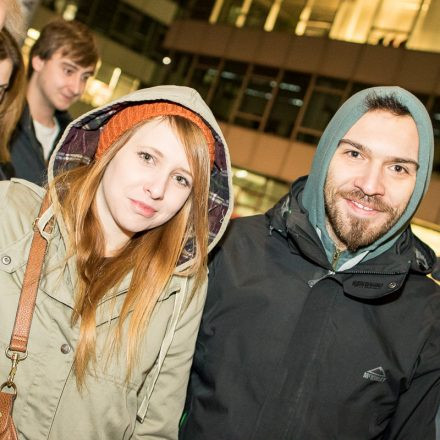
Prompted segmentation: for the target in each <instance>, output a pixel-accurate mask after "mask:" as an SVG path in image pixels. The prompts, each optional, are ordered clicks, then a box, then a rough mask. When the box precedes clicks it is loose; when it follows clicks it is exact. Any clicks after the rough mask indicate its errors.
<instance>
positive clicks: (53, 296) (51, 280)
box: [0, 86, 232, 440]
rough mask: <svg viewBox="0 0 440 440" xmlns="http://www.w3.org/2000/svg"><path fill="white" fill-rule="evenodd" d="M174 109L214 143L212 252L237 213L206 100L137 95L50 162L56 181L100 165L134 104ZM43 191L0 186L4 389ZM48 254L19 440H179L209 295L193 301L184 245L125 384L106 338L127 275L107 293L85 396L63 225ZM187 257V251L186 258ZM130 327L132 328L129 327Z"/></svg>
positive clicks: (16, 183)
mask: <svg viewBox="0 0 440 440" xmlns="http://www.w3.org/2000/svg"><path fill="white" fill-rule="evenodd" d="M148 101H151V102H157V101H167V102H174V103H176V104H179V105H182V106H184V107H186V108H188V109H190V110H192V111H193V112H195V113H197V114H198V115H199V116H201V117H202V119H203V120H204V121H205V123H206V124H207V125H208V126H209V127H210V128H211V130H212V133H213V135H214V138H215V149H216V152H215V163H214V167H213V170H212V173H211V181H210V199H209V225H210V236H209V237H210V238H209V249H212V248H213V247H214V245H215V244H216V243H217V242H218V240H219V239H220V236H221V235H222V234H223V232H224V230H225V228H226V225H227V223H228V220H229V217H230V213H231V210H232V190H231V188H232V185H231V177H230V164H229V155H228V152H227V148H226V143H225V141H224V138H223V135H222V133H221V131H220V128H219V127H218V125H217V123H216V121H215V119H214V116H213V115H212V113H211V112H210V110H209V109H208V107H207V106H206V104H205V103H204V102H203V100H202V99H201V97H200V96H199V94H198V93H197V92H196V91H195V90H192V89H189V88H186V87H177V86H159V87H153V88H150V89H145V90H141V91H138V92H135V93H133V94H131V95H129V96H127V97H124V98H123V99H122V100H119V101H116V102H113V103H111V104H109V105H107V106H105V107H103V108H100V109H98V110H93V111H91V112H89V113H87V114H86V115H84V116H82V117H80V118H79V119H77V120H76V121H73V122H72V123H71V124H70V125H69V127H68V128H67V129H66V131H65V133H64V135H63V137H62V139H61V140H60V143H59V144H58V146H57V149H56V151H55V153H54V155H53V156H52V158H51V161H50V164H49V173H48V175H49V181H50V180H52V179H53V177H54V175H56V173H57V170H59V169H61V168H65V167H66V165H67V166H68V167H72V166H77V165H79V164H82V163H88V162H90V160H92V159H93V155H94V152H95V150H96V146H97V142H98V139H99V132H100V128H101V127H102V126H103V125H104V124H105V123H106V122H107V121H108V119H109V117H110V116H112V115H113V114H115V113H116V112H118V111H120V110H121V109H123V108H125V107H126V106H127V105H133V104H138V103H141V102H148ZM44 194H45V190H44V189H42V188H40V187H38V186H36V185H34V184H32V183H29V182H26V181H23V180H19V179H13V180H12V181H7V182H6V181H5V182H0V304H1V306H0V349H1V352H0V381H2V382H3V381H5V380H6V378H7V375H8V373H9V370H10V367H11V361H10V360H9V359H8V358H6V356H5V355H4V354H2V353H4V351H5V349H6V348H7V347H8V345H9V339H10V336H11V331H12V327H13V324H14V319H15V313H16V309H17V303H18V298H19V294H20V289H21V285H22V281H23V276H24V270H25V266H26V262H27V258H28V255H29V249H30V243H31V240H32V235H33V223H34V220H35V219H36V217H37V215H38V211H39V208H40V205H41V202H42V199H43V197H44ZM52 215H53V209H52V208H49V210H48V211H47V213H46V214H45V215H43V216H42V217H41V218H40V219H39V220H38V221H37V223H36V227H38V228H39V229H40V231H43V229H44V226H45V225H46V223H47V222H48V221H49V219H50V218H51V216H52ZM47 240H48V251H47V255H46V258H45V264H44V269H43V276H42V280H41V282H40V286H39V290H38V295H37V303H36V308H35V312H34V315H33V322H32V327H31V332H30V338H29V345H28V356H27V358H26V359H25V360H24V361H22V362H21V363H20V364H19V366H18V370H17V374H16V376H15V383H16V384H17V388H18V395H17V398H16V401H15V406H14V413H13V417H14V421H15V425H16V427H17V431H18V435H19V438H20V440H24V439H26V440H43V439H50V440H70V439H71V440H88V439H90V440H92V439H93V440H107V439H108V440H110V439H111V440H119V439H121V440H122V439H124V440H125V439H151V440H152V439H155V440H158V439H162V440H174V439H177V430H178V422H179V418H180V415H181V412H182V408H183V404H184V399H185V393H186V387H187V382H188V375H189V370H190V367H191V361H192V357H193V351H194V344H195V339H196V336H197V331H198V328H199V322H200V318H201V313H202V309H203V305H204V301H205V295H206V282H205V283H204V285H203V286H202V288H201V289H199V290H198V291H197V292H196V293H195V295H194V297H193V298H192V299H191V301H188V299H189V297H190V294H191V292H192V285H193V280H192V278H191V277H187V276H182V275H181V274H180V273H181V272H182V270H184V269H186V268H188V266H189V265H191V262H192V257H193V256H192V255H191V252H190V251H191V246H187V247H186V249H185V252H184V253H183V254H182V256H181V258H180V260H179V265H178V266H177V267H176V270H175V273H174V275H173V276H172V279H171V280H170V282H169V283H168V285H167V287H166V289H165V290H164V292H163V293H162V294H161V296H160V298H159V300H158V301H157V304H156V306H155V308H154V311H153V314H152V317H151V319H150V322H149V326H148V329H147V332H146V334H145V335H144V340H143V343H142V344H141V350H140V353H139V362H138V363H137V364H136V367H135V369H134V371H133V373H132V375H131V378H130V380H129V382H128V383H127V382H126V379H125V378H126V365H125V350H124V348H125V347H124V346H123V347H122V350H121V351H120V352H121V355H120V356H113V357H110V358H109V359H107V357H106V356H105V353H106V351H105V350H104V347H105V344H106V342H108V341H107V340H106V338H108V337H111V336H112V334H113V333H112V331H113V329H114V326H115V324H116V323H117V319H118V315H119V312H120V310H121V307H122V304H123V301H124V298H125V295H126V292H127V289H128V287H129V285H130V278H131V277H130V275H128V276H127V277H126V278H125V279H124V280H123V282H122V283H121V284H120V285H119V286H118V287H117V289H115V290H113V291H110V292H108V294H107V295H106V296H105V297H104V299H103V300H102V301H101V303H100V304H99V306H98V309H97V317H96V324H97V327H96V331H97V341H96V346H97V350H96V351H97V362H96V366H95V367H93V368H90V373H89V375H88V376H87V379H86V387H85V388H84V390H83V391H82V393H80V392H79V391H78V388H77V384H76V378H75V375H74V372H73V368H72V365H73V360H74V355H75V348H76V345H77V341H78V336H79V323H77V324H76V325H74V326H72V324H71V316H72V311H73V306H74V286H75V283H76V276H77V275H76V264H75V257H70V258H68V259H67V260H66V258H67V257H66V249H67V235H66V232H65V226H64V223H63V220H62V219H61V218H59V217H58V216H57V217H56V223H55V227H54V229H53V231H52V233H51V234H50V236H47ZM188 249H189V250H190V251H188ZM126 324H127V322H126V323H125V325H126Z"/></svg>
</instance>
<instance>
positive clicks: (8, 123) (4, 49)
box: [0, 29, 26, 163]
mask: <svg viewBox="0 0 440 440" xmlns="http://www.w3.org/2000/svg"><path fill="white" fill-rule="evenodd" d="M3 60H10V61H11V62H12V73H11V78H10V80H9V86H8V89H7V90H6V92H5V95H4V97H3V101H2V102H1V104H0V131H1V136H0V163H6V162H9V161H10V159H11V156H10V153H9V148H8V144H9V140H10V138H11V135H12V132H13V131H14V129H15V126H16V125H17V122H18V120H19V119H20V115H21V112H22V110H23V105H24V101H25V96H26V85H25V84H26V76H25V69H24V64H23V58H22V56H21V52H20V48H19V47H18V44H17V42H16V41H15V40H14V38H13V37H12V35H11V34H10V33H9V32H8V30H7V29H3V30H2V31H1V32H0V61H3Z"/></svg>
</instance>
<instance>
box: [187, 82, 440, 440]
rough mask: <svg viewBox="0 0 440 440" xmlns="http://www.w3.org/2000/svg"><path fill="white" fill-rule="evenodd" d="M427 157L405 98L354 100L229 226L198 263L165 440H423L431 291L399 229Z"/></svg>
mask: <svg viewBox="0 0 440 440" xmlns="http://www.w3.org/2000/svg"><path fill="white" fill-rule="evenodd" d="M433 145H434V143H433V131H432V125H431V121H430V118H429V115H428V114H427V112H426V110H425V108H424V106H423V105H422V104H421V103H420V101H419V100H418V99H417V98H416V97H415V96H413V95H412V94H411V93H409V92H407V91H405V90H403V89H401V88H398V87H375V88H371V89H366V90H363V91H361V92H359V93H357V94H356V95H354V96H353V97H351V98H350V99H349V100H348V101H347V102H346V103H345V104H344V105H343V106H342V107H341V108H340V109H339V110H338V112H337V113H336V115H335V116H334V117H333V119H332V120H331V121H330V123H329V125H328V126H327V128H326V130H325V131H324V133H323V136H322V138H321V140H320V142H319V145H318V148H317V151H316V155H315V158H314V161H313V165H312V169H311V173H310V175H309V176H308V177H303V178H300V179H298V180H297V181H296V182H294V183H293V185H292V188H291V191H290V193H289V194H288V195H286V196H285V197H284V198H283V199H282V200H281V201H280V202H279V203H278V204H277V205H276V206H274V207H273V208H272V209H271V210H270V211H269V212H268V213H267V214H266V215H264V216H263V215H259V216H254V217H248V218H243V219H238V220H236V221H234V222H233V225H232V227H231V228H230V230H229V233H228V235H227V237H226V239H225V240H224V241H223V243H222V244H221V246H220V247H219V249H218V251H217V253H216V255H215V258H214V259H213V261H212V262H211V265H210V280H209V291H208V298H207V303H206V307H205V311H204V317H203V319H202V324H201V328H200V333H199V336H198V341H197V348H196V353H195V357H194V363H193V370H192V375H191V382H190V385H189V390H188V397H187V405H186V411H185V413H184V416H183V418H182V423H181V425H182V427H181V433H180V439H181V440H202V439H203V440H251V439H252V440H323V439H335V440H336V439H337V440H353V439H356V440H373V439H375V440H377V439H387V440H390V439H393V440H394V439H401V440H403V439H411V440H422V439H423V440H430V439H434V438H435V423H434V419H435V414H436V411H437V408H438V404H439V391H440V292H439V288H438V286H437V285H436V284H435V283H434V282H433V281H432V280H431V279H429V278H428V277H427V276H426V275H427V274H429V272H430V271H431V269H432V265H433V264H434V262H435V255H434V253H433V251H432V250H431V249H430V248H429V247H428V246H427V245H426V244H424V243H423V242H421V241H420V240H419V239H418V238H417V237H415V236H414V235H413V234H412V232H411V228H410V221H411V218H412V217H413V215H414V213H415V211H416V209H417V207H418V206H419V204H420V201H421V200H422V197H423V195H424V193H425V192H426V190H427V187H428V184H429V179H430V174H431V169H432V160H433Z"/></svg>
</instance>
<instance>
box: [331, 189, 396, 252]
mask: <svg viewBox="0 0 440 440" xmlns="http://www.w3.org/2000/svg"><path fill="white" fill-rule="evenodd" d="M324 199H325V212H326V215H327V219H328V222H329V224H330V226H331V227H332V228H333V231H334V233H335V235H336V237H337V238H338V239H339V240H340V241H341V242H342V243H343V244H344V245H345V246H346V247H347V250H348V251H349V252H355V251H357V250H358V249H359V248H362V247H366V246H369V245H370V244H372V243H374V242H375V241H376V240H377V239H379V238H380V237H382V236H383V235H384V234H385V233H386V232H388V231H389V230H390V229H391V228H392V227H393V226H394V225H395V224H396V222H397V220H399V218H400V216H401V215H402V213H403V211H404V209H398V208H392V207H391V206H389V205H387V204H386V203H384V202H383V201H382V200H380V198H378V197H377V196H367V195H366V194H365V193H364V192H363V191H362V190H360V189H353V190H352V191H343V192H342V191H337V190H335V189H333V188H332V185H331V181H328V182H326V185H325V188H324ZM341 199H349V200H354V201H356V202H358V203H361V204H364V205H366V206H368V207H369V208H372V209H374V210H377V211H380V212H382V213H385V214H387V217H386V219H385V220H384V221H383V223H382V224H378V225H375V226H373V227H372V226H370V222H371V220H369V219H368V218H359V217H356V216H350V215H346V214H345V213H344V212H343V211H342V210H341V209H339V207H338V204H337V202H338V200H341Z"/></svg>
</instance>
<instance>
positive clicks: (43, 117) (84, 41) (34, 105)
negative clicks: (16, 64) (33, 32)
mask: <svg viewBox="0 0 440 440" xmlns="http://www.w3.org/2000/svg"><path fill="white" fill-rule="evenodd" d="M97 62H98V51H97V48H96V43H95V40H94V38H93V35H92V33H91V31H90V30H89V28H88V27H87V26H85V25H84V24H82V23H79V22H76V21H65V20H63V19H57V20H54V21H52V22H50V23H48V24H47V25H46V26H45V27H44V28H43V29H42V31H41V34H40V37H39V38H38V40H37V41H36V42H35V44H34V45H33V46H32V48H31V51H30V55H29V66H28V80H29V84H28V88H27V94H26V99H27V105H26V106H25V108H24V110H23V113H22V116H21V119H20V121H19V123H18V125H17V128H16V130H15V132H14V134H13V136H12V140H11V145H10V148H11V158H12V164H13V166H14V168H15V174H16V177H20V178H23V179H27V180H29V181H31V182H34V183H36V184H39V185H42V184H44V183H45V181H46V164H47V161H48V159H49V156H50V154H51V152H52V150H53V148H54V146H55V145H56V143H57V141H58V140H59V138H60V137H61V134H62V133H63V131H64V129H65V128H66V127H67V125H68V124H69V123H70V122H71V117H70V115H69V113H68V112H67V110H68V108H69V107H70V106H71V105H72V104H73V103H74V102H75V101H76V100H78V99H79V97H80V96H81V94H82V93H83V91H84V88H85V86H86V83H87V80H88V79H89V78H90V76H92V75H93V73H94V71H95V67H96V64H97Z"/></svg>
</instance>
